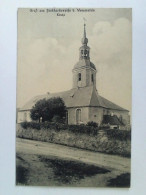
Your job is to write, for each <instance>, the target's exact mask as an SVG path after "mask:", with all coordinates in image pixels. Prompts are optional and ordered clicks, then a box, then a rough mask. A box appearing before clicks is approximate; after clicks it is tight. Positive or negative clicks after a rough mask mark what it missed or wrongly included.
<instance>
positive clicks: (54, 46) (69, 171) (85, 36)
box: [16, 8, 132, 188]
mask: <svg viewBox="0 0 146 195" xmlns="http://www.w3.org/2000/svg"><path fill="white" fill-rule="evenodd" d="M17 54H18V60H17V62H18V64H17V121H16V123H17V124H16V185H28V186H65V187H69V186H70V187H126V188H129V187H130V174H131V168H130V165H131V109H132V108H131V83H132V79H131V75H132V9H129V8H128V9H127V8H104V9H103V8H27V9H26V8H24V9H23V8H21V9H18V51H17Z"/></svg>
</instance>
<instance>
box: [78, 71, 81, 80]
mask: <svg viewBox="0 0 146 195" xmlns="http://www.w3.org/2000/svg"><path fill="white" fill-rule="evenodd" d="M78 81H81V73H79V74H78Z"/></svg>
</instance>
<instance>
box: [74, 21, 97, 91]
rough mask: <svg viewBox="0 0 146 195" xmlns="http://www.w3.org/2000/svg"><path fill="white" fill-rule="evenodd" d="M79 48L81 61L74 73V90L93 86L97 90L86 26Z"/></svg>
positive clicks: (75, 67)
mask: <svg viewBox="0 0 146 195" xmlns="http://www.w3.org/2000/svg"><path fill="white" fill-rule="evenodd" d="M81 43H82V46H81V47H80V48H79V61H78V62H77V63H76V64H75V66H74V68H73V70H72V72H73V88H79V87H88V86H93V87H94V88H95V89H96V72H97V71H96V67H95V65H94V64H93V63H92V62H91V61H90V47H88V45H87V44H88V39H87V37H86V24H84V33H83V38H82V40H81Z"/></svg>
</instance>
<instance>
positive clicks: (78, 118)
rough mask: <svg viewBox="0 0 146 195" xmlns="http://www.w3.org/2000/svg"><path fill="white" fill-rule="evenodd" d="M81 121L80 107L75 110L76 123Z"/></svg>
mask: <svg viewBox="0 0 146 195" xmlns="http://www.w3.org/2000/svg"><path fill="white" fill-rule="evenodd" d="M80 122H81V109H77V110H76V124H80Z"/></svg>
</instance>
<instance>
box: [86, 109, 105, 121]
mask: <svg viewBox="0 0 146 195" xmlns="http://www.w3.org/2000/svg"><path fill="white" fill-rule="evenodd" d="M102 119H103V108H99V107H98V108H97V107H90V108H89V121H94V122H96V123H98V125H100V124H101V122H102Z"/></svg>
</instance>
